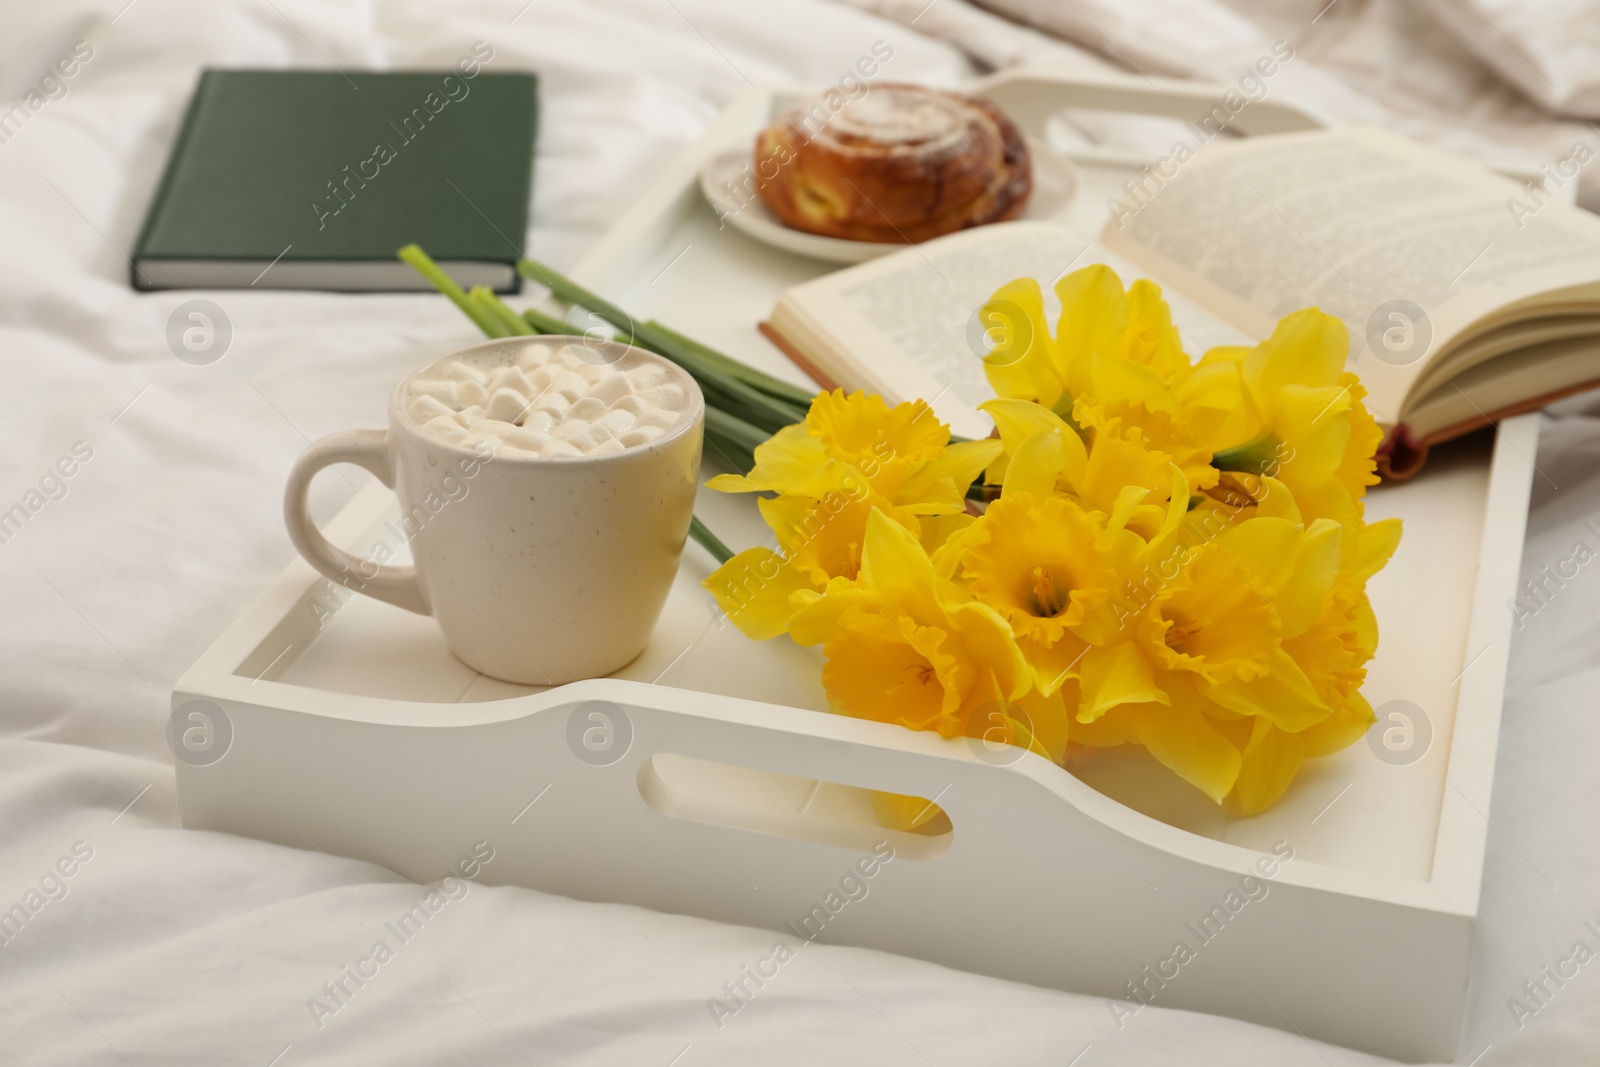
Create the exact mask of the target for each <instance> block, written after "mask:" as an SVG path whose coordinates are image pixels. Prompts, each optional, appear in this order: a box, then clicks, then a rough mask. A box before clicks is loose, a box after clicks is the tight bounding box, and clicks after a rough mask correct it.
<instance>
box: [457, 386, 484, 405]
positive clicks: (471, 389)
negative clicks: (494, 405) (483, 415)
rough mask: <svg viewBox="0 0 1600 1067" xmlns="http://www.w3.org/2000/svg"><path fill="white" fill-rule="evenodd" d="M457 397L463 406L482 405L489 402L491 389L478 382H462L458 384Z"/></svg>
mask: <svg viewBox="0 0 1600 1067" xmlns="http://www.w3.org/2000/svg"><path fill="white" fill-rule="evenodd" d="M456 399H457V401H458V402H459V403H460V404H461V405H462V406H463V407H472V406H474V405H476V406H478V407H482V406H483V405H484V404H487V403H488V402H489V390H487V389H485V388H484V387H483V386H482V385H481V384H480V383H478V382H462V383H461V384H460V385H458V386H456Z"/></svg>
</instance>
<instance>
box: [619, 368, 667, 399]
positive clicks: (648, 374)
mask: <svg viewBox="0 0 1600 1067" xmlns="http://www.w3.org/2000/svg"><path fill="white" fill-rule="evenodd" d="M671 377H672V375H671V374H670V373H669V372H668V371H667V369H666V368H665V367H661V366H657V365H656V364H654V363H645V364H643V365H641V366H638V367H635V368H633V369H632V370H631V371H629V372H628V378H629V380H630V381H632V382H633V387H634V389H636V390H638V391H640V392H643V391H644V390H646V389H648V388H650V387H651V386H652V385H660V384H661V383H662V382H664V381H667V380H668V379H670V378H671Z"/></svg>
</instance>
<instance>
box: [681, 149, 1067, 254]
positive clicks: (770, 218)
mask: <svg viewBox="0 0 1600 1067" xmlns="http://www.w3.org/2000/svg"><path fill="white" fill-rule="evenodd" d="M1028 152H1029V154H1030V155H1031V156H1032V158H1033V192H1032V193H1030V194H1029V196H1028V206H1027V207H1026V208H1024V209H1023V212H1022V216H1021V217H1022V218H1025V219H1052V218H1055V217H1056V216H1058V215H1060V214H1061V213H1062V212H1064V211H1065V210H1066V209H1067V206H1068V205H1069V204H1071V203H1072V195H1073V193H1075V192H1077V189H1078V170H1077V168H1076V167H1074V166H1073V165H1072V161H1071V160H1070V159H1068V158H1067V157H1066V156H1064V155H1062V154H1061V152H1060V151H1058V150H1057V149H1056V148H1054V147H1052V146H1051V145H1049V144H1047V143H1046V142H1044V141H1040V140H1037V139H1035V138H1033V137H1029V138H1028ZM750 164H751V155H750V149H748V148H746V149H742V150H738V151H731V152H723V153H721V154H720V155H717V156H714V157H713V158H712V159H711V160H709V161H708V162H707V163H706V165H705V166H704V167H703V168H702V169H701V171H700V191H701V192H702V193H704V194H705V197H706V200H707V201H709V202H710V204H711V207H712V209H713V210H714V211H716V213H717V215H718V216H719V217H720V218H721V219H722V221H723V222H726V223H728V224H729V225H731V226H733V227H734V228H735V229H737V230H740V231H742V232H744V233H747V234H749V235H750V236H751V237H754V238H755V239H756V240H758V241H760V242H762V243H763V244H768V245H771V246H772V247H774V248H781V249H783V250H784V251H786V252H797V253H799V254H800V255H802V256H810V257H811V258H812V259H823V260H827V261H829V262H831V263H861V262H864V261H866V260H869V259H876V258H877V257H878V256H883V255H887V254H889V253H890V252H894V251H898V250H899V249H900V248H902V247H903V246H902V245H898V244H884V243H881V242H877V241H847V240H845V239H844V238H842V237H823V236H821V235H819V234H814V233H806V232H804V231H802V230H795V229H791V228H790V227H788V226H785V225H784V224H783V223H782V222H780V221H779V220H778V216H776V215H774V214H773V213H772V212H771V211H770V210H768V208H767V205H766V204H764V203H762V201H761V199H760V197H754V196H753V197H751V198H750V199H749V200H741V199H740V198H739V197H738V196H736V195H734V194H732V193H731V192H730V190H731V189H736V188H738V187H739V186H740V185H741V184H742V182H743V180H744V178H745V175H746V172H747V171H748V170H749V168H750Z"/></svg>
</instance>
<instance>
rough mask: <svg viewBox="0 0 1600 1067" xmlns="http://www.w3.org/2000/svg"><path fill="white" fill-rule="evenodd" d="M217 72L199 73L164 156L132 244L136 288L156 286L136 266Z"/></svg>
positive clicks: (132, 276) (163, 208)
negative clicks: (158, 178) (191, 94)
mask: <svg viewBox="0 0 1600 1067" xmlns="http://www.w3.org/2000/svg"><path fill="white" fill-rule="evenodd" d="M217 73H218V72H217V71H216V70H214V69H209V68H208V69H206V70H204V71H201V73H200V83H199V84H198V85H197V86H196V87H195V90H194V96H193V98H192V99H191V100H190V101H189V110H188V111H186V112H185V113H184V116H183V125H182V126H181V127H179V129H178V138H177V140H176V141H174V142H173V145H172V151H171V152H169V153H168V154H167V166H166V169H164V170H163V171H162V172H161V182H160V183H159V184H158V185H157V186H156V192H155V195H154V196H152V197H151V198H150V208H149V210H148V211H146V212H145V216H144V225H143V226H141V227H140V228H139V239H138V240H137V241H135V242H134V245H133V258H132V259H131V260H129V263H128V281H129V284H131V285H132V286H133V287H134V288H135V289H138V290H150V289H154V288H155V286H153V285H151V284H149V282H148V281H147V280H146V279H145V277H144V275H143V274H142V273H141V272H140V270H139V263H140V262H141V261H142V260H143V259H144V254H145V248H146V247H147V244H148V242H149V240H150V235H151V234H152V233H154V232H155V230H156V227H157V226H159V225H160V224H161V220H162V216H163V214H164V213H165V211H166V208H167V203H168V201H169V200H170V193H171V191H172V182H173V177H174V175H175V174H176V173H177V170H178V166H179V164H180V161H181V160H182V159H183V158H184V154H185V152H186V151H187V150H188V144H189V139H190V137H191V136H192V135H193V133H194V130H195V128H196V127H197V126H198V125H199V121H198V120H199V117H200V114H201V112H202V111H203V110H205V108H206V107H207V106H209V105H210V103H211V98H212V94H213V88H214V86H215V84H216V78H217Z"/></svg>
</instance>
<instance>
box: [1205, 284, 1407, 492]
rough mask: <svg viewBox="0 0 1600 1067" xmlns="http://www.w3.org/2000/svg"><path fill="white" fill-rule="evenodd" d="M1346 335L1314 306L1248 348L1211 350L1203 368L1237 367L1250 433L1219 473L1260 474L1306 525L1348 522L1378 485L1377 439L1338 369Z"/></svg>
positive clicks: (1225, 457) (1220, 459)
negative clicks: (1284, 491) (1289, 497)
mask: <svg viewBox="0 0 1600 1067" xmlns="http://www.w3.org/2000/svg"><path fill="white" fill-rule="evenodd" d="M1349 353H1350V336H1349V334H1348V332H1347V331H1346V330H1345V327H1344V323H1342V322H1340V321H1339V320H1338V319H1336V318H1334V317H1333V316H1331V315H1325V314H1323V313H1322V312H1321V311H1318V310H1317V309H1316V308H1305V309H1303V310H1301V311H1296V312H1295V313H1294V314H1292V315H1289V316H1288V317H1286V318H1284V319H1283V320H1281V321H1280V322H1279V323H1278V327H1277V329H1275V330H1274V331H1273V332H1272V336H1271V337H1269V338H1267V339H1266V340H1265V341H1263V342H1261V343H1260V344H1259V345H1257V346H1256V347H1255V348H1253V349H1248V350H1240V349H1216V350H1213V351H1212V352H1208V353H1207V354H1206V357H1205V359H1204V360H1202V363H1203V365H1208V366H1223V365H1227V364H1230V363H1231V364H1233V365H1235V366H1237V367H1238V368H1239V371H1240V377H1241V380H1242V381H1243V383H1244V387H1245V395H1246V397H1247V399H1248V403H1249V409H1250V411H1251V413H1252V414H1253V416H1254V418H1255V421H1256V427H1255V432H1254V434H1253V435H1252V436H1251V437H1250V438H1249V439H1248V440H1246V441H1244V442H1242V443H1240V444H1238V445H1236V446H1234V447H1232V448H1229V449H1227V450H1225V451H1223V452H1221V453H1219V454H1218V456H1217V457H1216V460H1215V461H1214V462H1215V463H1216V464H1217V466H1219V467H1221V468H1223V469H1227V470H1237V471H1247V472H1251V473H1256V474H1262V473H1268V472H1269V471H1270V473H1271V475H1272V476H1273V477H1275V478H1277V479H1278V480H1279V481H1281V482H1283V484H1284V485H1286V486H1288V487H1289V490H1290V492H1292V493H1293V494H1294V497H1295V500H1296V502H1297V503H1298V505H1299V508H1300V511H1301V512H1302V514H1303V515H1304V516H1305V519H1306V521H1308V522H1309V521H1312V520H1314V519H1320V518H1330V519H1336V520H1338V521H1339V522H1353V521H1357V520H1359V519H1360V518H1361V515H1362V504H1361V501H1362V498H1363V497H1364V496H1365V495H1366V491H1367V487H1368V486H1369V485H1376V484H1377V483H1378V475H1377V463H1376V461H1375V459H1374V458H1373V457H1374V456H1375V455H1376V453H1377V449H1378V445H1379V443H1381V441H1382V439H1383V434H1382V432H1381V431H1380V430H1379V429H1378V426H1377V423H1376V422H1375V421H1374V420H1373V418H1372V415H1371V414H1370V413H1369V412H1368V411H1367V408H1366V405H1365V404H1363V403H1362V402H1361V401H1362V398H1363V397H1365V396H1366V395H1367V394H1366V390H1365V389H1364V388H1363V387H1362V385H1361V382H1360V380H1359V379H1358V378H1357V377H1356V376H1355V375H1354V374H1351V373H1349V372H1348V371H1346V370H1345V369H1344V363H1345V358H1346V357H1347V356H1348V355H1349Z"/></svg>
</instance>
